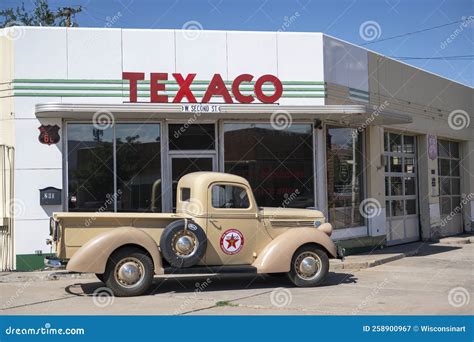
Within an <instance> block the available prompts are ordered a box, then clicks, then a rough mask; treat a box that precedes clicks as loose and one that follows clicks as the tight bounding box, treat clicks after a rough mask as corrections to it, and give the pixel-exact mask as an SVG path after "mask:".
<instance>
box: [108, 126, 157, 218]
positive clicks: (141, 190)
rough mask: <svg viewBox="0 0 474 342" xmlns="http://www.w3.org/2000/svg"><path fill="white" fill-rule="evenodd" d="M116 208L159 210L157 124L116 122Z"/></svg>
mask: <svg viewBox="0 0 474 342" xmlns="http://www.w3.org/2000/svg"><path fill="white" fill-rule="evenodd" d="M115 141H116V157H117V191H118V194H119V195H120V196H118V201H117V211H123V212H131V211H135V212H147V211H153V212H159V211H161V177H160V174H161V148H160V125H159V124H117V125H116V128H115Z"/></svg>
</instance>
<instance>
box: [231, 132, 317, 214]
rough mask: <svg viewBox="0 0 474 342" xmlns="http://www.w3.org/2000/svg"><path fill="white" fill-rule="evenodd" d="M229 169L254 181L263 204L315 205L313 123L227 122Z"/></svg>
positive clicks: (256, 197)
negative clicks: (281, 127)
mask: <svg viewBox="0 0 474 342" xmlns="http://www.w3.org/2000/svg"><path fill="white" fill-rule="evenodd" d="M224 144H225V155H224V158H225V172H228V173H232V174H236V175H239V176H242V177H244V178H246V179H248V181H249V182H250V184H251V186H252V189H253V191H254V195H255V199H256V201H257V204H258V205H259V206H274V207H292V208H306V207H311V206H314V189H313V187H314V186H313V183H314V178H313V174H314V172H313V134H312V125H309V124H292V125H291V126H290V127H288V128H287V129H285V130H276V129H274V128H273V127H272V126H271V125H270V124H246V123H235V124H234V123H226V124H225V125H224Z"/></svg>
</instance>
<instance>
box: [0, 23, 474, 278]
mask: <svg viewBox="0 0 474 342" xmlns="http://www.w3.org/2000/svg"><path fill="white" fill-rule="evenodd" d="M0 60H1V61H2V62H1V64H0V145H1V148H0V170H1V175H0V180H1V182H0V203H1V205H0V219H3V220H2V221H0V224H1V233H0V234H1V236H2V240H1V242H0V243H1V251H2V252H1V267H0V268H1V269H2V270H6V269H14V268H16V269H19V270H24V269H35V268H40V267H41V264H42V258H43V257H42V256H41V254H44V253H48V252H49V251H50V250H49V247H48V246H46V244H45V239H46V238H48V235H49V221H48V220H49V216H50V215H51V213H52V212H54V211H122V212H123V211H171V210H173V190H172V189H173V184H175V182H176V180H177V179H178V178H179V177H180V176H181V175H182V174H185V173H187V172H192V171H196V170H215V171H225V172H230V173H236V174H239V175H242V176H244V177H246V178H247V179H249V181H250V183H251V184H252V186H253V188H254V192H255V196H256V198H257V202H258V203H259V205H262V206H263V205H264V206H289V207H317V208H318V209H321V210H323V211H324V212H325V213H326V215H328V216H329V220H330V222H332V223H333V225H334V226H335V228H336V230H335V233H334V235H333V236H334V237H335V238H336V239H338V240H341V241H342V242H341V243H342V244H343V245H345V246H346V247H349V248H357V247H361V248H362V247H363V248H372V247H374V246H378V245H385V244H388V245H391V244H398V243H406V242H411V241H417V240H431V239H435V238H437V237H439V236H445V235H455V234H460V233H463V232H467V231H471V230H472V225H473V223H472V222H473V220H474V219H473V217H474V177H473V174H474V153H473V151H474V118H473V90H472V88H470V87H468V86H465V85H462V84H459V83H456V82H453V81H450V80H448V79H445V78H443V77H440V76H437V75H434V74H432V73H429V72H426V71H423V70H420V69H417V68H414V67H411V66H409V65H406V64H404V63H400V62H398V61H395V60H392V59H390V58H387V57H384V56H381V55H379V54H376V53H374V52H371V51H368V50H366V49H363V48H360V47H357V46H354V45H351V44H348V43H346V42H343V41H340V40H338V39H335V38H332V37H329V36H326V35H324V34H321V33H272V32H236V31H228V32H225V31H193V32H191V33H190V32H188V31H180V30H134V29H99V28H98V29H96V28H45V27H13V28H9V29H4V30H0ZM124 73H127V74H124ZM128 73H133V74H128ZM174 73H176V74H180V75H173V74H174ZM152 74H153V76H152ZM190 74H196V75H195V76H194V78H193V76H192V75H190ZM216 75H217V76H216ZM241 75H246V76H241ZM248 75H251V76H248ZM264 75H271V76H264ZM262 76H263V77H262ZM130 78H132V79H138V81H137V83H136V84H137V90H136V95H137V96H136V99H135V98H134V93H135V92H134V91H133V89H132V92H130V91H129V89H130V84H132V88H133V84H134V81H132V82H130V81H129V79H130ZM142 78H143V80H141V79H142ZM150 78H151V80H150ZM166 78H167V79H166ZM191 79H192V82H190V81H191ZM211 80H212V82H211ZM210 82H211V86H210V87H209V83H210ZM224 85H225V86H224ZM280 85H281V89H279V87H280ZM280 90H281V92H280ZM206 93H207V96H206ZM194 100H196V102H197V104H196V105H195V106H187V105H186V104H187V103H189V101H194ZM203 100H204V101H203ZM135 101H136V102H135ZM166 101H168V102H166ZM173 101H175V102H173ZM250 101H251V102H250ZM201 102H205V104H206V106H199V105H198V104H199V103H201ZM246 102H249V103H246ZM263 102H267V103H263ZM196 111H197V112H196ZM48 125H50V126H48ZM55 125H57V127H54V126H55ZM39 129H40V130H39ZM40 131H41V132H40ZM40 133H41V134H40ZM52 188H55V189H59V191H56V190H55V189H52ZM41 189H43V190H44V189H46V190H45V191H44V192H42V196H43V198H42V199H41V198H40V190H41ZM58 195H59V197H57V198H54V196H58ZM56 200H57V201H56ZM54 203H56V204H54ZM83 229H86V228H83Z"/></svg>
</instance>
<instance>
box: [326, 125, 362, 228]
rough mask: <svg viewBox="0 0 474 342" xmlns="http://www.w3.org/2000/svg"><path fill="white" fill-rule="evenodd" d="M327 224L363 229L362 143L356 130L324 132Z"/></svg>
mask: <svg viewBox="0 0 474 342" xmlns="http://www.w3.org/2000/svg"><path fill="white" fill-rule="evenodd" d="M326 157H327V174H328V178H327V186H328V209H329V221H330V222H331V223H332V224H333V226H334V228H347V227H357V226H362V225H364V219H363V217H362V216H361V214H360V211H359V204H360V202H361V199H362V139H361V136H360V134H357V133H356V131H355V130H353V129H351V128H345V127H334V126H330V127H328V129H327V131H326Z"/></svg>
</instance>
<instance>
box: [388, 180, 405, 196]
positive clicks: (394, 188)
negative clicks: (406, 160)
mask: <svg viewBox="0 0 474 342" xmlns="http://www.w3.org/2000/svg"><path fill="white" fill-rule="evenodd" d="M390 183H391V186H390V189H391V190H390V195H391V196H403V188H402V177H391V179H390Z"/></svg>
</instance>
